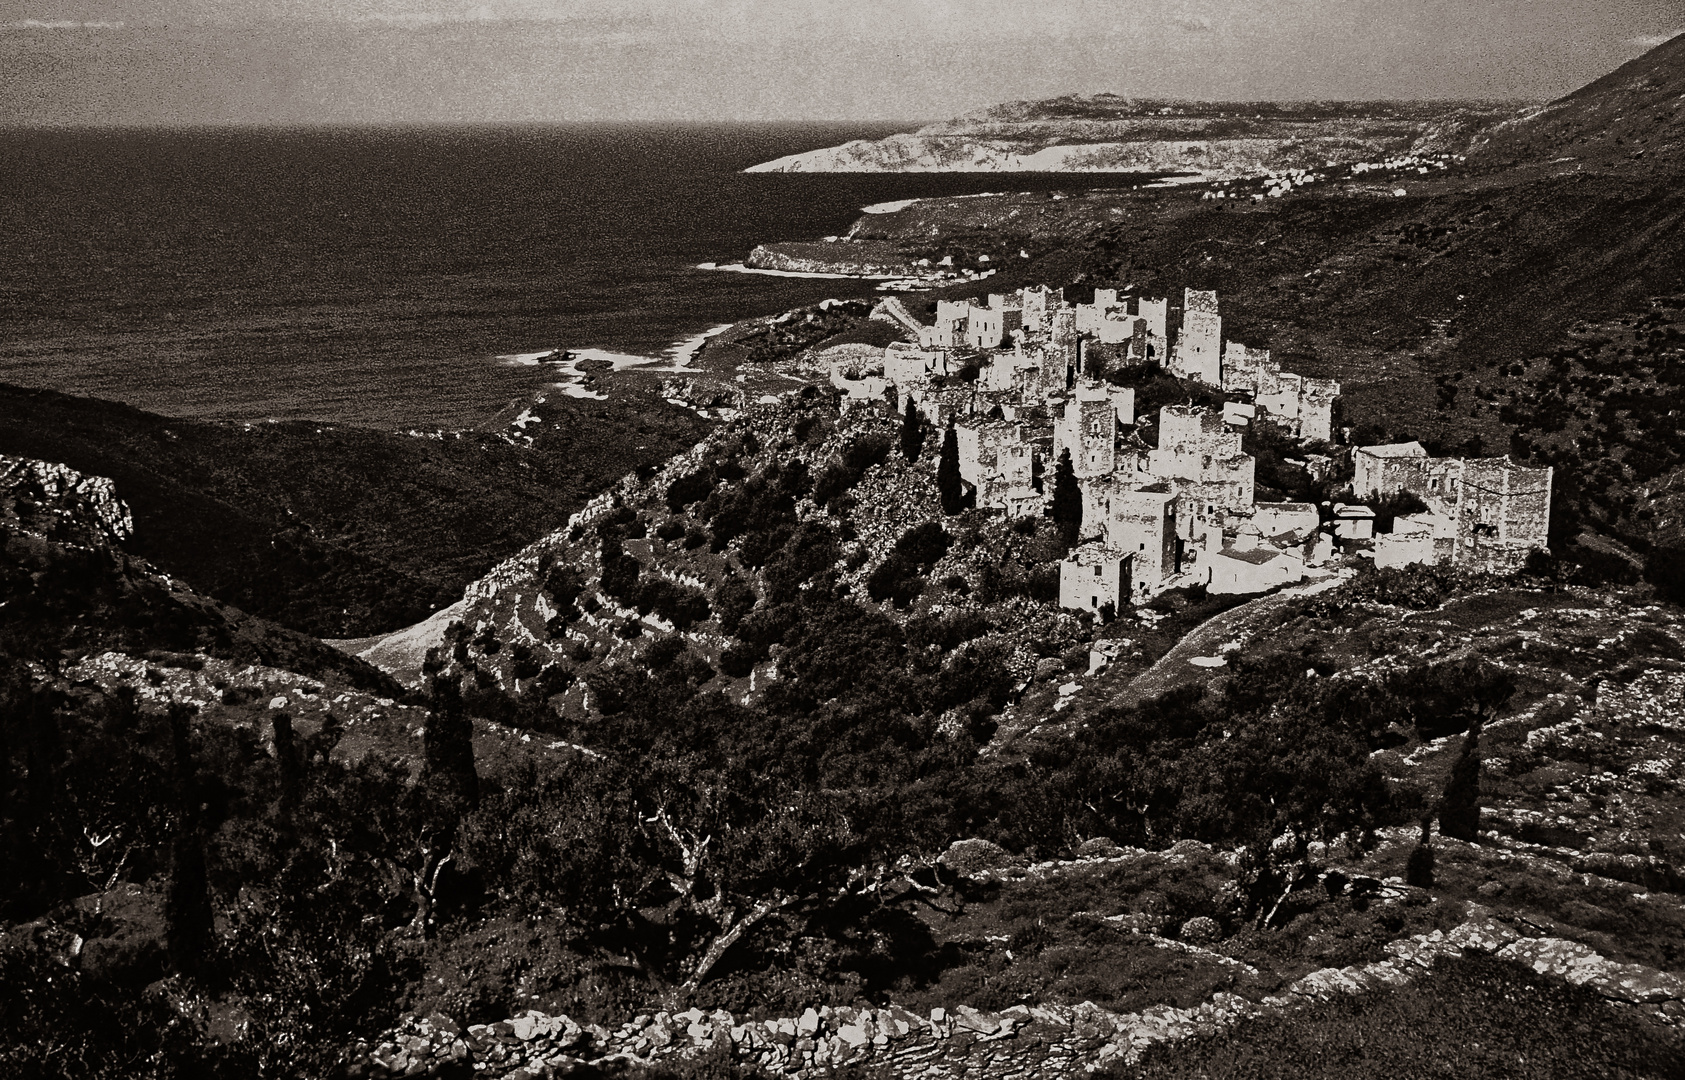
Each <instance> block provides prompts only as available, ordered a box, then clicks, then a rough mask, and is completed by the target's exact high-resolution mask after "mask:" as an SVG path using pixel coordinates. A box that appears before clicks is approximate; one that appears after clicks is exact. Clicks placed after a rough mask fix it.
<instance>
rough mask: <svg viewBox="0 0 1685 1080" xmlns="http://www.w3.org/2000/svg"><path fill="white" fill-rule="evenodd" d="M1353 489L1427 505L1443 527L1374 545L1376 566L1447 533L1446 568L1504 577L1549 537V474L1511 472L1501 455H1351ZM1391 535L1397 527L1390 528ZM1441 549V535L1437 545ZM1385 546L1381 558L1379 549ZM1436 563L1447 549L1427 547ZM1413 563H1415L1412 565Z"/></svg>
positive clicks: (1386, 450)
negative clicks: (1408, 496)
mask: <svg viewBox="0 0 1685 1080" xmlns="http://www.w3.org/2000/svg"><path fill="white" fill-rule="evenodd" d="M1352 465H1353V478H1352V487H1353V489H1354V490H1355V491H1356V492H1357V493H1358V494H1359V495H1360V496H1371V495H1378V496H1386V495H1392V494H1396V493H1397V492H1399V491H1408V492H1410V493H1411V494H1413V495H1415V496H1416V497H1417V498H1419V499H1421V500H1422V501H1423V502H1425V503H1427V505H1428V507H1429V509H1430V510H1431V511H1432V512H1433V514H1434V515H1437V516H1438V517H1440V518H1443V519H1445V520H1446V521H1448V522H1449V525H1448V527H1447V526H1446V525H1443V524H1438V523H1436V522H1434V521H1432V520H1428V521H1425V522H1413V523H1408V524H1407V529H1408V530H1409V531H1407V532H1405V533H1402V534H1399V538H1398V540H1396V541H1394V540H1391V539H1389V540H1388V541H1387V542H1386V544H1385V545H1383V544H1380V543H1378V544H1377V553H1378V558H1379V557H1384V558H1386V559H1387V560H1388V561H1389V562H1392V563H1393V564H1395V565H1396V564H1397V560H1399V559H1400V558H1403V557H1404V554H1405V550H1404V548H1403V547H1400V546H1399V545H1402V544H1405V543H1406V540H1405V538H1406V537H1413V538H1414V539H1411V540H1409V541H1408V545H1409V551H1410V552H1417V553H1419V552H1421V551H1423V550H1425V546H1424V544H1423V540H1422V534H1423V533H1424V532H1426V533H1428V538H1429V540H1433V539H1434V534H1435V533H1436V532H1437V533H1439V534H1443V533H1444V532H1446V531H1449V532H1450V534H1451V536H1450V544H1449V549H1450V561H1451V562H1452V563H1454V564H1456V565H1458V566H1466V567H1469V568H1471V569H1479V570H1488V571H1493V572H1506V571H1510V570H1515V569H1518V568H1519V567H1520V566H1521V565H1522V563H1524V562H1525V561H1526V559H1527V556H1528V555H1529V554H1531V553H1532V552H1534V551H1539V550H1545V546H1546V542H1547V539H1548V536H1549V533H1550V494H1551V482H1552V479H1553V476H1554V470H1552V469H1551V468H1549V467H1546V468H1542V469H1535V468H1529V467H1527V466H1523V465H1517V464H1515V463H1514V462H1512V461H1511V460H1510V459H1509V457H1508V456H1507V455H1506V456H1504V457H1492V458H1435V457H1429V456H1428V452H1427V450H1426V449H1424V448H1423V446H1422V445H1421V444H1420V443H1415V442H1410V443H1396V444H1392V445H1387V446H1363V447H1359V448H1358V449H1357V450H1355V451H1354V452H1353V453H1352ZM1395 529H1396V526H1395ZM1439 539H1440V540H1441V541H1442V540H1443V539H1444V537H1443V535H1441V536H1440V537H1439ZM1383 546H1385V547H1387V548H1388V549H1389V550H1387V551H1386V552H1385V553H1384V555H1383V554H1381V553H1380V549H1381V548H1382V547H1383ZM1431 547H1432V550H1433V552H1434V559H1435V561H1439V560H1440V559H1441V557H1442V556H1443V554H1444V551H1445V545H1444V544H1443V543H1434V544H1432V545H1431ZM1411 561H1414V560H1411Z"/></svg>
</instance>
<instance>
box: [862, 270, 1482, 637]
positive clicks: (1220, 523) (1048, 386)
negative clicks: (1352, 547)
mask: <svg viewBox="0 0 1685 1080" xmlns="http://www.w3.org/2000/svg"><path fill="white" fill-rule="evenodd" d="M1168 311H1169V303H1168V301H1166V300H1163V299H1153V298H1144V297H1143V298H1132V297H1127V296H1120V295H1119V293H1118V291H1117V290H1116V289H1108V288H1100V289H1096V290H1095V293H1094V301H1093V303H1091V304H1075V305H1073V304H1069V303H1067V302H1065V300H1064V298H1063V296H1062V295H1061V294H1060V293H1059V292H1058V291H1056V290H1052V289H1048V288H1046V287H1043V286H1036V287H1031V288H1026V289H1021V290H1019V291H1017V292H1014V293H997V294H994V295H991V296H990V297H989V298H988V302H987V304H986V305H985V304H983V303H979V302H977V301H967V302H954V301H946V300H944V301H939V302H938V303H937V304H936V311H935V315H936V319H935V325H934V326H931V327H923V328H921V329H920V331H919V338H920V347H914V346H910V345H895V346H891V347H890V348H889V349H887V350H885V354H884V361H883V371H884V376H883V377H884V379H885V380H887V381H888V382H891V383H893V384H895V385H896V386H897V387H899V388H901V390H902V392H903V393H904V394H905V396H906V398H907V399H908V400H911V401H912V402H913V403H914V404H915V407H916V408H917V409H918V410H919V411H920V412H921V413H922V414H923V415H924V416H925V417H926V418H927V419H928V420H929V421H930V422H931V423H932V424H933V425H935V426H937V427H939V428H941V427H946V426H947V425H948V424H950V423H952V424H953V425H954V430H955V437H956V440H957V441H958V443H959V449H960V475H961V478H962V479H963V480H964V481H965V482H966V484H968V485H969V486H970V487H971V489H972V490H973V491H974V492H975V496H976V505H977V506H979V507H981V508H985V509H990V510H995V511H1004V512H1005V513H1007V514H1009V515H1012V516H1020V515H1040V514H1042V513H1043V512H1044V511H1045V509H1046V505H1047V498H1048V496H1049V494H1050V491H1048V490H1044V491H1039V492H1038V491H1037V490H1035V481H1036V478H1037V477H1038V476H1040V477H1042V478H1043V487H1044V489H1046V487H1047V480H1048V479H1050V474H1051V473H1052V471H1053V470H1054V469H1055V468H1056V466H1057V462H1058V460H1059V459H1060V457H1061V456H1062V454H1064V453H1065V452H1069V453H1070V456H1071V464H1072V468H1073V470H1074V471H1075V473H1076V476H1077V479H1078V484H1079V487H1080V489H1081V492H1082V499H1083V508H1084V515H1083V533H1082V539H1083V540H1084V542H1085V543H1084V548H1083V552H1084V553H1083V554H1082V555H1081V556H1080V557H1079V556H1076V555H1073V557H1072V558H1071V559H1069V560H1067V563H1066V565H1065V566H1064V567H1063V568H1062V570H1061V582H1062V596H1063V593H1064V592H1066V591H1070V590H1066V589H1064V585H1066V584H1069V585H1071V586H1072V587H1073V589H1074V590H1075V591H1071V597H1073V598H1074V600H1073V601H1072V603H1073V606H1081V607H1087V608H1089V609H1091V610H1092V609H1094V608H1095V607H1096V606H1097V605H1101V604H1104V603H1106V602H1108V601H1112V602H1121V601H1122V600H1124V599H1128V598H1131V597H1133V598H1134V599H1141V598H1144V597H1148V596H1152V595H1154V594H1156V593H1158V592H1160V591H1162V590H1163V589H1165V588H1167V587H1169V585H1170V584H1171V583H1172V582H1173V581H1174V580H1176V579H1178V578H1180V579H1182V580H1189V581H1192V580H1200V581H1206V582H1208V583H1210V582H1213V581H1215V580H1217V579H1218V578H1221V579H1222V584H1221V585H1220V586H1219V588H1232V589H1236V590H1243V591H1256V590H1257V589H1258V588H1268V587H1270V585H1260V582H1265V581H1268V582H1272V583H1279V582H1282V581H1286V580H1289V579H1290V578H1291V577H1292V573H1293V571H1294V568H1295V567H1298V568H1299V571H1300V572H1302V568H1303V560H1302V559H1301V558H1299V556H1298V555H1296V554H1294V552H1295V550H1296V547H1295V545H1297V546H1298V547H1308V545H1309V544H1310V543H1311V538H1312V537H1314V536H1316V535H1319V533H1318V530H1319V529H1320V528H1321V527H1322V526H1321V522H1320V520H1319V515H1318V513H1317V510H1316V508H1315V507H1312V506H1307V505H1300V504H1270V505H1266V506H1260V507H1256V508H1254V505H1253V499H1254V497H1255V485H1254V471H1255V462H1254V460H1253V459H1252V457H1251V456H1250V455H1247V454H1245V453H1244V452H1242V449H1241V437H1240V435H1239V434H1238V432H1237V430H1236V429H1237V428H1240V427H1244V426H1245V425H1246V424H1247V423H1250V422H1251V421H1252V420H1253V419H1254V418H1255V417H1258V416H1264V417H1268V418H1269V419H1271V420H1272V421H1273V422H1275V423H1277V424H1280V425H1282V426H1283V427H1285V428H1287V429H1288V430H1290V431H1291V432H1293V433H1294V434H1297V435H1300V436H1302V437H1306V438H1322V439H1326V438H1329V437H1330V436H1331V435H1332V430H1331V429H1332V423H1333V411H1332V410H1333V400H1334V398H1335V396H1337V395H1338V393H1339V385H1338V384H1337V383H1334V382H1332V381H1328V380H1313V379H1304V378H1302V377H1300V376H1298V375H1296V374H1293V373H1290V372H1284V371H1282V370H1281V368H1280V365H1279V364H1276V363H1275V362H1273V361H1272V360H1271V359H1270V355H1269V352H1268V351H1267V350H1264V349H1252V348H1248V347H1247V346H1245V345H1241V344H1239V343H1233V342H1231V343H1229V345H1228V347H1227V348H1226V349H1225V347H1224V343H1223V340H1222V319H1221V317H1220V315H1219V313H1218V298H1217V294H1216V293H1214V292H1206V291H1200V290H1195V289H1189V290H1187V291H1186V293H1185V310H1184V318H1183V320H1182V329H1181V332H1180V334H1179V335H1178V336H1177V338H1176V339H1175V340H1174V341H1172V340H1170V339H1169V337H1168V335H1167V319H1168ZM895 315H896V312H893V311H891V312H888V313H887V314H886V317H890V318H893V317H895ZM1090 350H1092V352H1090ZM1161 358H1163V360H1164V361H1166V362H1167V367H1168V368H1169V370H1170V371H1171V372H1172V373H1173V374H1177V375H1181V376H1183V377H1186V378H1193V379H1198V380H1200V381H1202V382H1205V383H1208V384H1210V385H1213V386H1219V387H1222V388H1223V389H1224V390H1226V391H1228V392H1229V393H1230V394H1232V395H1234V397H1235V398H1236V399H1237V400H1233V401H1230V402H1227V403H1225V406H1224V408H1223V409H1221V410H1217V409H1207V408H1195V407H1193V406H1170V407H1166V408H1164V409H1162V410H1160V412H1159V416H1158V418H1157V431H1158V445H1157V446H1156V447H1151V446H1148V445H1146V443H1145V442H1144V441H1143V440H1142V439H1141V436H1140V434H1139V433H1138V432H1137V431H1136V430H1135V426H1134V425H1135V420H1136V417H1135V394H1134V391H1133V390H1130V389H1128V388H1123V387H1116V386H1113V385H1111V384H1110V383H1107V382H1105V381H1103V380H1100V379H1097V378H1095V377H1094V376H1095V374H1096V372H1103V371H1105V370H1110V369H1112V368H1114V367H1115V366H1117V365H1118V364H1136V363H1143V362H1145V361H1148V360H1159V359H1161ZM1089 360H1092V361H1093V362H1092V363H1088V361H1089ZM973 365H975V370H976V372H977V375H976V379H975V381H962V380H961V379H960V378H957V377H956V376H958V375H959V374H960V373H961V372H962V371H963V372H964V373H965V379H966V380H970V379H971V375H970V372H971V370H973ZM845 382H846V383H847V385H846V386H845V389H848V390H849V391H850V393H853V391H854V385H853V382H852V381H848V380H845ZM861 389H862V391H864V390H865V389H869V387H866V386H862V388H861ZM1225 530H1226V531H1227V533H1228V534H1230V536H1229V538H1227V539H1226V538H1225ZM1237 533H1238V535H1236V534H1237ZM1482 536H1483V537H1484V533H1483V534H1482ZM1323 540H1324V541H1326V543H1325V544H1324V545H1323V546H1324V547H1326V548H1331V546H1332V543H1333V541H1332V539H1331V538H1328V537H1323ZM1283 553H1285V554H1283ZM1218 559H1223V560H1226V561H1225V562H1223V564H1222V566H1221V568H1219V567H1218V565H1217V560H1218ZM1097 568H1098V569H1097ZM1096 574H1098V580H1096ZM1077 586H1080V588H1079V587H1077ZM1113 597H1116V600H1113Z"/></svg>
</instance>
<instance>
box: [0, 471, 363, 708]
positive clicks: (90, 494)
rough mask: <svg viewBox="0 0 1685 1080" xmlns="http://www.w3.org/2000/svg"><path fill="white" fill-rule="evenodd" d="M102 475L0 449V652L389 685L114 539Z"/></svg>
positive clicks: (115, 509) (112, 506)
mask: <svg viewBox="0 0 1685 1080" xmlns="http://www.w3.org/2000/svg"><path fill="white" fill-rule="evenodd" d="M112 490H113V485H112V484H111V481H110V480H108V479H106V478H103V477H87V476H83V475H81V474H80V473H77V472H75V471H74V470H71V469H67V468H65V467H64V466H62V465H58V464H54V463H49V462H40V461H30V460H26V459H19V458H12V457H5V456H0V653H7V654H12V655H17V656H22V657H26V658H31V659H34V658H40V659H45V660H49V661H56V660H57V659H59V658H60V657H61V656H70V657H79V656H82V655H85V654H88V653H91V652H100V651H107V650H110V651H117V652H124V653H130V654H133V655H135V656H139V657H147V656H163V657H164V658H165V659H167V660H169V661H170V662H176V661H177V660H179V656H180V654H204V655H208V656H214V657H218V658H221V659H224V660H228V661H231V662H234V663H239V664H261V665H264V666H267V667H271V668H277V669H285V670H287V671H292V672H296V673H298V674H301V675H307V676H312V677H315V678H319V679H331V680H332V681H334V682H335V683H337V684H340V685H352V686H358V687H362V688H364V689H374V690H380V691H385V692H391V691H395V690H396V689H397V687H396V686H395V684H393V683H392V682H391V680H390V679H388V677H387V676H385V675H383V674H381V673H380V672H379V671H377V670H376V669H375V668H373V667H371V666H369V665H368V664H366V663H364V662H362V661H360V660H357V659H355V658H353V657H349V656H346V655H345V654H344V653H341V652H339V651H338V650H335V649H332V648H329V647H328V646H326V645H324V644H322V642H320V641H318V640H316V639H315V638H311V637H308V636H306V635H304V634H300V633H297V632H295V631H291V630H287V629H285V628H283V627H280V626H277V625H275V624H274V623H272V622H269V621H267V620H264V619H259V618H254V617H252V616H250V615H248V614H246V613H245V612H243V611H240V610H238V609H235V608H232V607H229V606H228V605H227V604H222V603H219V602H217V601H215V600H211V599H209V598H207V597H204V596H200V595H198V594H196V593H194V592H193V591H192V590H191V589H189V588H187V587H186V586H185V585H183V584H182V583H181V582H178V581H174V580H172V579H171V578H170V577H168V576H167V575H164V574H160V573H158V572H157V570H155V569H154V568H153V567H152V566H151V565H149V564H148V563H146V562H144V561H142V560H140V559H136V558H133V557H131V556H129V555H127V554H124V553H123V552H122V551H121V550H120V549H118V548H117V546H116V545H117V544H118V543H119V542H120V541H122V540H123V539H125V538H126V536H127V534H128V530H129V528H130V526H131V521H132V519H131V518H130V515H129V512H128V508H127V507H126V506H125V505H123V504H122V502H121V501H119V500H118V499H116V498H115V497H114V496H113V494H112Z"/></svg>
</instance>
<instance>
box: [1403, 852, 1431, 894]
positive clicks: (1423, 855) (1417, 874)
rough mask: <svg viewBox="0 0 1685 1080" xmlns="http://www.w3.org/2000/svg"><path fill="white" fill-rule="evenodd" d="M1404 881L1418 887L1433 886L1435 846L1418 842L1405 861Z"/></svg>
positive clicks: (1429, 887)
mask: <svg viewBox="0 0 1685 1080" xmlns="http://www.w3.org/2000/svg"><path fill="white" fill-rule="evenodd" d="M1404 883H1405V884H1406V885H1411V886H1414V887H1415V888H1418V889H1431V888H1433V848H1431V847H1429V846H1428V845H1427V844H1417V845H1416V846H1415V847H1413V848H1411V849H1410V857H1409V858H1408V859H1406V860H1405V862H1404Z"/></svg>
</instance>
